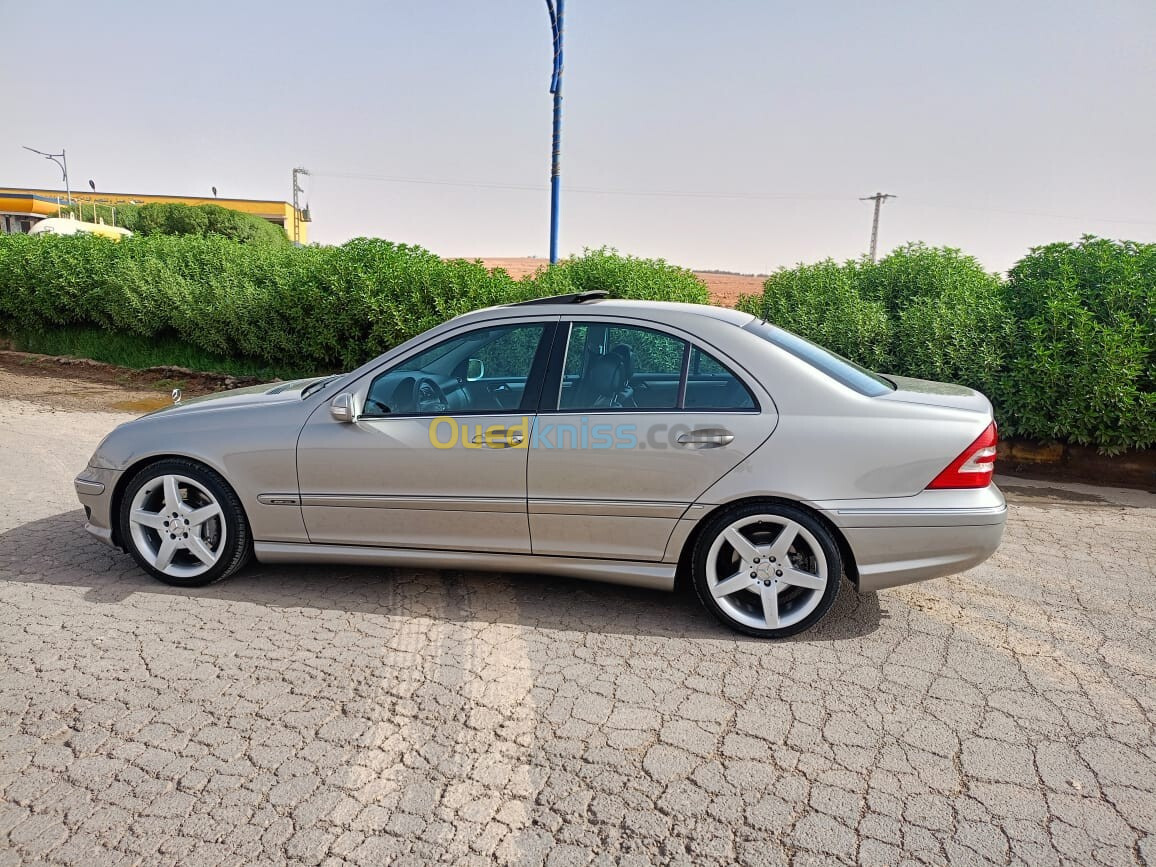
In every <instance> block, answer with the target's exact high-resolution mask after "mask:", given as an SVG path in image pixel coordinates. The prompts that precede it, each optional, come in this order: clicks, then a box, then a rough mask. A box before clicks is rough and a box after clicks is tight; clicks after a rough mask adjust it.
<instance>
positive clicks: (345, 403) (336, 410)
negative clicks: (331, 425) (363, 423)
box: [329, 391, 361, 424]
mask: <svg viewBox="0 0 1156 867" xmlns="http://www.w3.org/2000/svg"><path fill="white" fill-rule="evenodd" d="M358 409H359V408H358V406H357V398H356V397H355V396H354V395H353V394H351V393H350V392H348V391H343V392H342V393H341V394H339V395H337V397H335V398H333V400H332V401H331V402H330V404H329V414H330V415H331V416H333V420H334V421H339V422H343V423H345V424H349V423H351V422H355V421H357V417H358V416H359V415H361V413H360V412H359V411H358Z"/></svg>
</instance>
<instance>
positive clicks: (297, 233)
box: [293, 166, 309, 247]
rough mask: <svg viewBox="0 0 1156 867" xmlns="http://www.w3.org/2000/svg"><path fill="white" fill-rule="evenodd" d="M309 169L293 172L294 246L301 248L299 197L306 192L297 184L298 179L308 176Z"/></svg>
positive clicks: (297, 169) (298, 168)
mask: <svg viewBox="0 0 1156 867" xmlns="http://www.w3.org/2000/svg"><path fill="white" fill-rule="evenodd" d="M308 174H309V169H303V168H301V167H300V166H298V167H297V168H295V169H294V170H293V246H295V247H300V246H301V208H300V207H299V205H300V202H301V200H300V199H299V198H298V196H300V195H301V193H303V192H305V190H303V189H301V185H300V184H299V183H297V178H298V177H300V176H301V175H306V176H308Z"/></svg>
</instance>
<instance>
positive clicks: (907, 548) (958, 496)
mask: <svg viewBox="0 0 1156 867" xmlns="http://www.w3.org/2000/svg"><path fill="white" fill-rule="evenodd" d="M824 505H825V506H826V508H824V509H823V514H824V515H826V516H827V517H828V518H829V519H830V520H831V522H832V523H834V524H835V525H836V526H837V527H839V529H840V531H841V532H842V533H843V535H844V537H845V538H846V540H847V544H848V545H849V546H850V547H851V552H852V554H853V555H854V558H855V566H856V571H857V572H858V580H857V585H858V588H859V590H860V591H861V592H870V591H874V590H882V589H884V588H887V587H898V586H900V585H902V584H911V583H913V582H916V581H926V580H928V579H929V578H941V577H943V576H945V575H954V574H956V573H958V572H963V571H965V570H967V569H971V568H972V567H973V566H978V565H979V564H980V563H982V562H983V561H984V560H986V559H987V558H988V557H990V556H991V555H992V554H994V553H995V551H996V549H997V548H998V547H999V544H1000V541H1001V540H1002V539H1003V531H1004V525H1005V524H1006V523H1007V505H1006V504H1005V503H1004V499H1003V494H1001V493H1000V491H999V488H997V487H996V486H995V485H989V486H988V487H987V488H984V489H982V490H978V491H925V492H923V493H922V494H919V495H917V496H915V497H905V498H901V499H900V498H896V499H889V500H878V501H874V502H870V501H863V500H858V501H845V502H842V503H827V504H824Z"/></svg>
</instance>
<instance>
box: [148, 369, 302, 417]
mask: <svg viewBox="0 0 1156 867" xmlns="http://www.w3.org/2000/svg"><path fill="white" fill-rule="evenodd" d="M324 378H325V377H320V376H317V377H313V378H312V379H294V380H291V381H289V382H269V383H265V384H263V385H251V386H249V387H248V388H234V389H230V390H229V391H219V392H217V393H215V394H207V395H205V396H203V397H193V398H189V399H188V400H182V401H181V402H180V403H174V404H173V405H172V406H166V407H162V408H161V409H158V410H155V411H154V412H150V413H148V415H145V416H142V418H153V417H155V416H159V415H164V416H173V415H178V414H191V413H203V412H215V411H217V410H224V409H234V408H238V407H251V406H260V405H263V404H274V403H284V402H286V401H299V400H301V391H302V389H304V388H305V387H306V386H307V385H309V383H311V382H316V381H317V380H318V379H324Z"/></svg>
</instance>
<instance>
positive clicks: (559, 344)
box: [536, 316, 763, 415]
mask: <svg viewBox="0 0 1156 867" xmlns="http://www.w3.org/2000/svg"><path fill="white" fill-rule="evenodd" d="M575 325H603V326H605V327H608V328H615V327H617V328H634V329H638V330H641V331H654V332H656V333H658V334H663V335H665V336H667V337H671V338H673V339H675V340H681V341H682V342H683V344H684V348H683V357H682V369H681V372H680V373H679V383H678V403H677V405H676V406H674V407H673V408H672V407H646V406H622V407H599V408H597V409H577V408H565V409H561V408H559V406H558V404H559V403H560V402H561V399H562V377H563V374H564V373H565V365H566V352H567V350H568V348H569V346H570V333H571V331H572V330H573V328H574V326H575ZM695 349H697V350H698V351H699V353H700V355H706V356H707V357H709V358H712V359H714V361H715V362H716V363H718V364H719V365H721V366H722V367H723V369H724V370H727V371H729V372H730V374H731V376H733V377H734V378H735V379H737V380H738V381H739V382H740V383H742V386H743V388H745V389H746V390H747V393H748V394H749V395H750V397H751V401H752V402H753V403H754V406H752V407H746V408H740V407H735V408H732V409H720V408H711V407H687V406H685V402H686V387H687V384H688V376H689V372H688V367H689V365H690V357H691V355H693V354H694V353H693V350H695ZM725 357H726V356H724V358H725ZM727 362H729V363H724V362H723V361H722V359H720V358H719V353H718V351H717V350H712V349H710V348H708V347H707V346H706V345H704V344H702V343H700V342H699V341H697V340H695V339H693V338H691V337H689V336H685V337H684V336H682V334H681V333H675V332H672V331H670V330H669V329H667V328H662V327H656V326H655V324H654V323H651V322H645V323H643V322H640V321H638V320H633V319H609V318H602V317H586V316H575V317H574V318H572V319H571V318H567V317H562V318H561V319H560V320H559V322H558V327H557V330H556V331H555V332H554V346H553V351H552V353H551V356H550V363H549V365H548V367H547V370H546V375H545V378H544V383H543V388H542V391H541V395H540V399H539V402H538V408H537V411H536V415H576V414H578V415H622V414H623V413H643V414H649V413H661V412H667V413H677V414H680V415H684V414H689V413H695V414H702V413H727V414H731V415H759V414H760V413H762V412H763V406H762V403H761V402H760V401H759V396H758V393H757V391H756V390H755V389H753V388H751V385H750V383H749V382H747V380H746V379H744V378H743V377H742V376H741V375H740V374H738V373H736V372H735V364H734V362H733V361H731V360H730V359H729V358H727ZM551 394H552V395H553V396H554V397H553V399H552V400H551V398H550V397H549V395H551Z"/></svg>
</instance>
